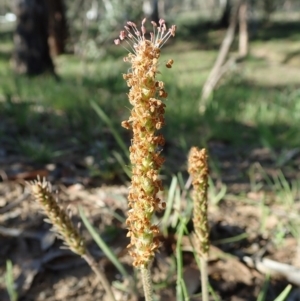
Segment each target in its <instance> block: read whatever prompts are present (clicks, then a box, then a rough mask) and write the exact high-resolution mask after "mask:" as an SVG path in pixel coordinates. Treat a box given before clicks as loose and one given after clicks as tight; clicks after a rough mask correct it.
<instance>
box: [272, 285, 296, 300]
mask: <svg viewBox="0 0 300 301" xmlns="http://www.w3.org/2000/svg"><path fill="white" fill-rule="evenodd" d="M291 289H292V286H291V284H289V285H288V286H287V287H286V288H285V289H284V290H283V291H282V292H281V294H280V295H279V296H278V297H277V298H276V299H275V300H274V301H284V300H285V299H286V298H287V296H288V294H289V293H290V291H291Z"/></svg>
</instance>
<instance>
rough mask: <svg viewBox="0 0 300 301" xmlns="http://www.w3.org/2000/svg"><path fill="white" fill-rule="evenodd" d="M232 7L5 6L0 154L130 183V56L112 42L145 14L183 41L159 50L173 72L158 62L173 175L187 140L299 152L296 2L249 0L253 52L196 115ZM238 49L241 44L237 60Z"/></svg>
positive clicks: (1, 9)
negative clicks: (72, 166)
mask: <svg viewBox="0 0 300 301" xmlns="http://www.w3.org/2000/svg"><path fill="white" fill-rule="evenodd" d="M235 3H236V1H234V0H232V1H226V0H223V1H222V0H219V1H217V0H210V1H201V0H198V1H196V0H185V1H181V0H180V1H179V0H178V1H176V0H173V1H168V0H156V1H155V0H153V1H152V0H151V1H150V0H149V1H146V0H145V1H137V0H136V1H134V0H125V1H118V0H103V1H100V0H87V1H82V0H72V1H70V0H65V1H63V0H59V1H58V0H56V1H46V0H45V1H25V0H18V1H14V2H11V1H8V0H7V1H1V5H0V13H1V23H0V26H1V27H0V29H1V30H0V40H1V43H0V76H1V83H0V115H1V116H0V118H1V127H0V145H1V148H2V149H3V150H2V153H3V154H2V156H4V157H14V158H18V159H17V160H23V161H24V162H28V163H30V164H35V165H37V166H41V165H43V164H48V163H51V162H52V163H53V162H55V163H57V162H64V161H65V160H66V158H68V159H69V158H71V157H75V158H80V160H82V162H83V163H82V164H84V165H85V167H86V166H87V165H88V168H89V169H90V172H91V176H93V177H96V178H98V179H102V180H104V181H106V180H118V179H120V178H123V179H124V165H126V164H128V160H127V156H126V153H125V151H124V147H123V148H122V147H121V146H120V144H119V143H117V140H116V137H115V134H117V135H119V138H120V139H121V140H123V142H124V143H125V144H126V145H127V146H129V143H130V137H129V134H128V132H126V131H125V130H123V129H122V128H121V127H120V122H121V121H122V120H124V119H126V118H127V116H128V115H129V109H130V107H129V104H128V103H127V99H126V91H127V87H126V84H125V82H124V81H123V79H122V73H125V72H126V70H127V68H128V66H127V65H126V64H125V63H123V61H122V57H123V56H125V55H126V53H127V51H126V50H124V49H123V48H122V47H116V46H115V45H113V39H114V38H116V37H117V36H118V32H119V31H120V30H121V29H122V27H123V25H124V24H125V22H126V21H127V20H133V21H135V22H136V23H137V24H139V22H140V20H141V18H143V16H145V15H146V16H147V17H148V18H149V19H153V20H157V19H159V18H161V17H162V18H165V19H166V21H167V23H168V24H169V25H171V24H176V25H177V27H178V33H177V37H176V38H175V39H173V40H172V41H170V42H169V43H168V45H167V46H166V47H165V48H164V49H163V51H162V53H163V54H162V56H163V57H162V61H167V60H168V59H169V58H172V59H174V62H175V63H174V67H173V69H172V70H171V71H170V72H169V70H168V72H166V68H164V66H163V64H162V65H161V70H160V71H161V77H162V78H163V80H164V81H165V82H166V88H167V90H168V93H169V97H168V98H169V99H168V103H167V116H166V118H167V124H166V127H165V128H164V129H163V132H164V134H165V135H166V140H167V145H166V147H165V151H164V153H165V156H166V157H167V164H166V166H167V167H166V170H165V173H166V174H172V173H174V172H178V171H180V170H184V169H185V160H186V154H187V152H188V150H189V148H190V147H191V146H192V145H198V146H208V147H209V148H210V147H211V148H212V149H211V150H212V152H211V153H212V154H211V158H212V160H214V159H216V160H218V158H215V152H214V150H215V149H216V148H217V149H218V148H220V147H221V148H222V147H223V146H225V147H227V146H230V147H233V149H234V152H233V156H239V153H243V152H246V153H248V154H250V153H251V149H252V147H265V148H267V149H269V150H270V153H271V154H272V156H273V159H274V160H277V159H278V158H281V157H280V155H281V154H282V153H284V154H285V152H286V150H290V149H294V148H296V147H298V146H299V145H300V136H299V134H298V129H299V117H300V99H299V98H300V89H299V87H300V82H299V81H300V77H299V66H300V21H299V18H300V3H299V2H298V1H292V0H285V1H284V0H276V1H270V0H264V1H255V0H252V1H250V0H249V1H247V5H248V8H247V23H248V34H249V53H248V55H247V57H246V58H245V59H243V60H242V61H241V62H236V63H235V64H233V65H232V66H231V68H230V70H229V72H227V73H226V75H225V76H223V77H222V79H221V81H220V82H219V83H218V86H217V87H216V89H215V90H214V92H213V94H212V96H211V97H210V98H209V101H208V103H207V104H206V110H205V112H204V113H202V114H199V112H198V107H199V102H200V98H201V90H202V87H203V84H204V83H205V80H206V78H207V76H208V74H209V71H210V70H211V68H212V66H213V63H214V61H215V58H216V56H217V54H218V50H219V47H220V45H221V43H222V40H223V38H224V36H225V33H226V29H227V27H228V25H229V23H230V15H231V13H232V8H233V7H234V5H235ZM236 52H237V37H236V38H235V40H234V42H233V45H232V47H231V54H234V53H236ZM91 103H94V106H92V105H91ZM95 105H96V106H97V107H99V108H100V110H101V111H102V112H103V113H104V114H105V116H106V117H108V120H109V121H110V122H109V123H107V122H106V121H105V118H103V116H102V117H101V116H99V111H98V113H97V111H95ZM112 128H113V129H115V132H114V131H112ZM114 133H115V134H114ZM216 153H218V151H216ZM15 156H17V157H15ZM283 156H284V155H283ZM23 161H22V162H23ZM87 161H88V162H89V164H88V163H86V162H87ZM178 162H179V164H178ZM215 166H218V163H216V164H215ZM216 170H217V169H216Z"/></svg>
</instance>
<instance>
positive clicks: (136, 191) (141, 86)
mask: <svg viewBox="0 0 300 301" xmlns="http://www.w3.org/2000/svg"><path fill="white" fill-rule="evenodd" d="M145 22H146V19H144V20H143V21H142V26H141V29H140V30H139V29H138V28H137V26H136V25H135V24H134V23H133V22H127V25H126V26H125V27H124V28H125V30H123V31H121V32H120V35H119V39H116V40H115V44H116V45H119V44H120V43H121V41H122V40H125V41H126V42H128V44H129V46H130V49H131V52H129V54H128V55H127V56H126V57H125V58H124V61H125V62H129V63H130V64H131V68H130V71H129V72H128V73H127V74H124V75H123V78H124V80H126V82H127V85H128V87H129V88H130V90H129V94H128V98H129V102H130V104H131V105H132V110H131V115H130V117H129V119H128V120H126V121H123V122H122V126H123V127H124V128H126V129H132V131H133V138H132V141H131V146H130V148H129V151H130V161H131V164H132V179H131V187H130V191H129V195H128V205H129V211H128V218H127V220H126V225H127V227H128V235H127V236H128V237H130V244H129V245H128V248H129V253H130V255H131V256H132V258H133V266H135V267H137V268H140V269H141V270H142V278H143V284H144V292H145V297H146V300H152V295H153V293H152V291H153V288H152V283H151V277H150V272H149V269H150V266H151V262H152V260H153V258H154V256H155V252H156V251H157V250H158V248H159V246H160V241H159V238H158V236H159V228H158V226H157V225H154V224H153V223H152V217H153V214H154V213H155V212H156V211H161V210H163V209H164V208H165V206H166V204H165V203H164V202H162V201H161V200H160V199H159V198H158V196H157V194H158V192H159V191H162V190H163V186H162V182H161V180H160V179H159V170H160V169H161V167H162V164H163V162H164V158H163V157H162V156H161V149H162V147H163V145H164V143H165V139H164V137H163V135H161V134H159V133H158V131H159V130H160V129H161V128H162V127H163V126H164V124H165V119H164V113H165V106H166V105H165V103H164V101H163V100H165V99H166V98H167V96H168V94H167V92H166V91H165V88H164V82H162V81H158V80H157V78H156V77H157V74H158V66H159V58H160V49H161V47H162V46H163V45H164V44H165V42H166V41H167V40H168V39H169V37H170V36H174V35H175V30H176V26H175V25H173V26H172V27H171V28H170V29H167V27H166V25H165V21H164V20H162V19H161V20H160V21H159V24H158V25H157V24H156V23H155V22H151V23H152V25H153V32H150V33H149V36H148V37H149V39H148V38H147V37H146V35H147V32H146V27H145ZM172 64H173V60H169V61H168V62H167V64H166V66H167V68H171V67H172Z"/></svg>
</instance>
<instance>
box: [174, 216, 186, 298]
mask: <svg viewBox="0 0 300 301" xmlns="http://www.w3.org/2000/svg"><path fill="white" fill-rule="evenodd" d="M185 229H186V219H182V220H181V222H180V224H179V226H178V228H177V235H178V237H177V244H176V261H177V281H176V300H178V301H182V300H188V299H189V298H188V296H187V289H186V286H185V283H184V281H183V258H182V251H181V245H182V244H181V243H182V238H183V233H184V231H185Z"/></svg>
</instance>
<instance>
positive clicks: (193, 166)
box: [188, 147, 209, 259]
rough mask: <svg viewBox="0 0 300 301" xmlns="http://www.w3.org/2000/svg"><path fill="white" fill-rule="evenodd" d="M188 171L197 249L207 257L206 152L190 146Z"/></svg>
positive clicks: (207, 172)
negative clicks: (191, 188) (191, 182)
mask: <svg viewBox="0 0 300 301" xmlns="http://www.w3.org/2000/svg"><path fill="white" fill-rule="evenodd" d="M188 172H189V174H190V175H191V177H192V180H193V188H194V190H193V201H194V214H193V223H194V229H195V230H194V231H195V236H196V243H197V244H198V246H197V250H198V251H199V253H200V255H201V257H203V258H205V259H206V258H207V257H208V252H209V228H208V219H207V190H208V174H209V171H208V164H207V152H206V149H205V148H203V149H201V150H199V149H198V148H197V147H192V148H191V151H190V154H189V158H188Z"/></svg>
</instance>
